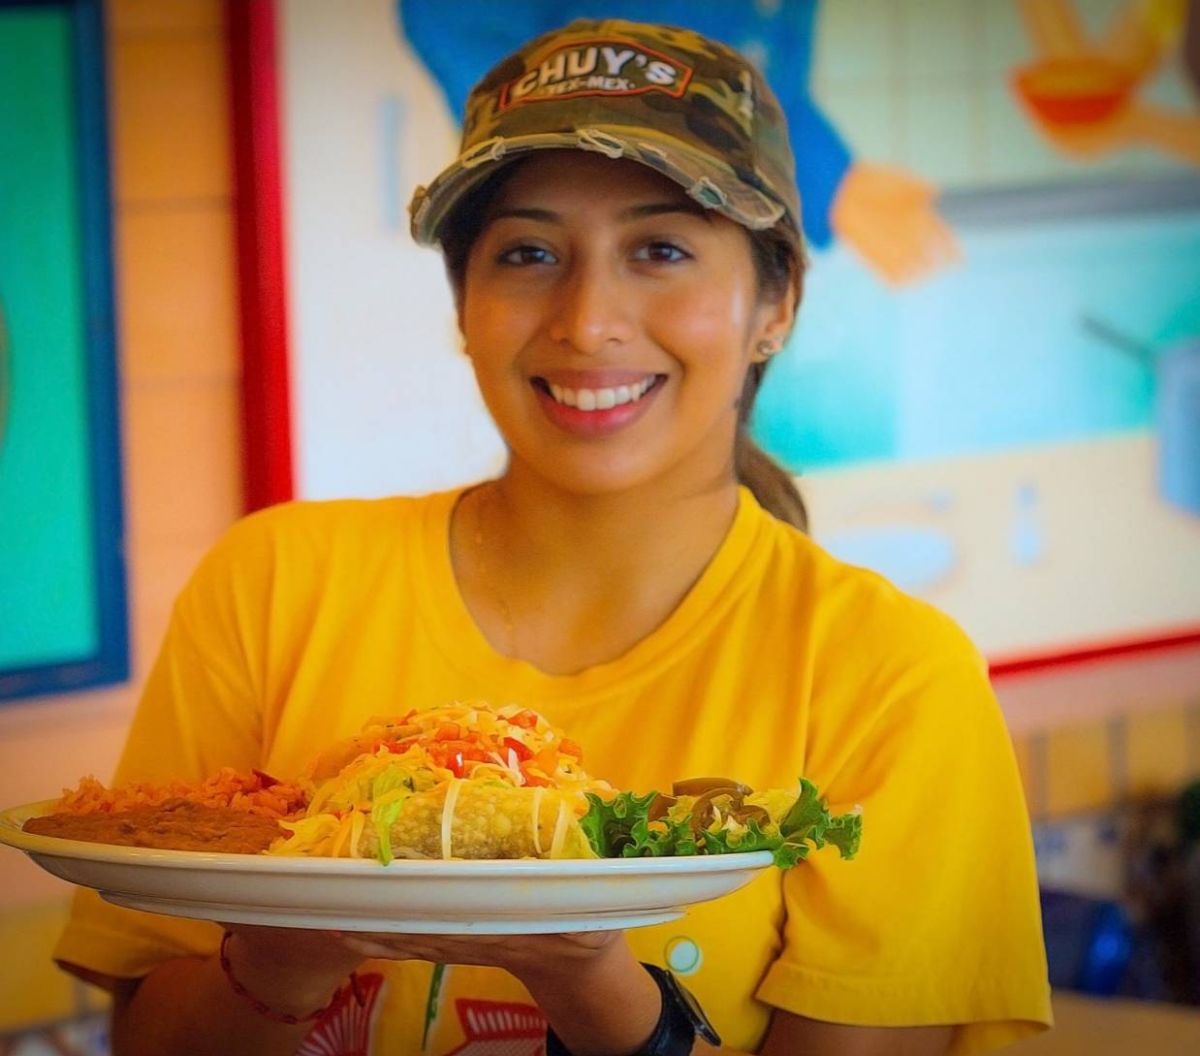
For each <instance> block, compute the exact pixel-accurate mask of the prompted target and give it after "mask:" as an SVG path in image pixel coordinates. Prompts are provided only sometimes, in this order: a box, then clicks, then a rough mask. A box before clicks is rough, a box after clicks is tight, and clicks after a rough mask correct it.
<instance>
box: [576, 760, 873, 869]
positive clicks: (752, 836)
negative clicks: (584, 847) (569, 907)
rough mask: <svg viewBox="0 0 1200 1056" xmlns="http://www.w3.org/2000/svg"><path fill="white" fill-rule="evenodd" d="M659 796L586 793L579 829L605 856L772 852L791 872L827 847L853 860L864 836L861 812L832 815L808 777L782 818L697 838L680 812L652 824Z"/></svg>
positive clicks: (753, 821)
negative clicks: (651, 813)
mask: <svg viewBox="0 0 1200 1056" xmlns="http://www.w3.org/2000/svg"><path fill="white" fill-rule="evenodd" d="M657 796H658V793H657V792H648V793H646V794H645V795H641V796H639V795H637V794H636V793H634V792H621V793H618V794H617V795H616V796H615V797H613V798H612V799H610V800H607V801H606V800H603V799H601V798H600V797H599V796H597V795H595V794H593V793H588V797H587V798H588V811H587V813H586V814H585V815H584V816H583V817H582V818H581V819H580V826H581V827H582V829H583V831H584V834H585V835H586V836H587V838H588V842H589V843H590V844H591V845H592V849H593V850H594V851H595V852H596V854H597V855H599V856H600V857H601V858H649V857H661V856H666V855H690V854H734V853H740V852H746V851H770V852H771V853H772V855H773V856H774V859H775V864H776V865H777V866H779V867H780V868H781V869H790V868H791V867H792V866H794V865H796V864H797V863H798V862H801V861H803V860H804V859H805V858H806V857H807V856H808V853H809V851H810V850H814V849H815V850H820V849H821V848H822V847H824V846H825V845H826V844H827V843H828V844H832V845H833V846H834V847H836V848H837V849H838V852H839V854H840V855H841V857H843V858H847V859H849V858H853V857H854V855H855V854H856V853H857V851H858V845H859V841H860V839H861V838H862V816H861V815H860V814H859V813H858V812H857V811H854V812H851V813H849V814H841V815H836V816H835V815H832V814H830V813H829V809H828V808H827V807H826V805H825V801H824V800H823V799H822V798H821V796H820V794H819V793H818V791H817V788H816V786H815V785H814V784H813V783H812V782H811V781H808V780H805V779H804V778H801V779H800V784H799V789H798V793H797V796H796V799H795V800H794V802H792V803H791V804H790V806H787V809H786V811H784V812H783V816H782V817H778V818H777V817H772V820H771V821H769V822H766V823H761V822H760V821H758V820H757V819H754V818H751V819H750V820H749V821H747V822H746V823H745V824H739V823H734V824H732V825H725V826H722V827H721V828H719V829H716V830H713V829H707V830H705V831H703V832H701V833H700V835H699V839H697V837H696V836H695V835H694V834H693V833H692V831H691V828H690V826H689V824H688V819H687V818H686V817H679V816H678V812H677V811H672V812H671V813H670V814H668V815H667V816H665V817H662V818H660V819H658V820H657V821H656V822H654V823H653V824H652V823H651V822H650V820H649V811H650V807H651V804H653V802H654V800H655V798H656V797H657ZM779 809H780V810H782V809H783V808H782V806H781V807H780V808H779Z"/></svg>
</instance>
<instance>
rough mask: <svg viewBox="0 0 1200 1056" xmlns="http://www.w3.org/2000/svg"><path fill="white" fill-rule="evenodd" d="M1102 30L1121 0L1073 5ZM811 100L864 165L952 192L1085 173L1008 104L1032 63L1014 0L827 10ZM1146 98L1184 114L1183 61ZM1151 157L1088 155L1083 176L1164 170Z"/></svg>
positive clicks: (849, 2) (935, 0) (881, 1)
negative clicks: (1014, 81)
mask: <svg viewBox="0 0 1200 1056" xmlns="http://www.w3.org/2000/svg"><path fill="white" fill-rule="evenodd" d="M1073 6H1074V9H1075V10H1076V11H1077V12H1078V14H1079V17H1080V20H1081V22H1082V23H1083V24H1084V26H1085V28H1086V29H1087V30H1088V31H1089V32H1090V33H1091V34H1093V35H1097V36H1098V35H1100V34H1102V33H1103V32H1104V30H1105V29H1106V28H1107V27H1108V26H1109V24H1110V22H1111V20H1112V18H1113V17H1114V15H1116V14H1118V13H1119V12H1120V11H1121V10H1123V9H1124V8H1126V7H1128V4H1127V3H1125V0H1075V3H1074V5H1073ZM814 55H815V63H814V68H813V86H814V94H815V96H816V98H817V99H818V100H820V102H821V105H822V107H823V108H824V109H825V111H826V113H827V114H828V116H829V118H830V119H831V120H832V122H833V124H834V126H835V127H836V128H837V129H838V131H839V133H840V134H841V135H842V136H843V137H844V138H845V139H846V141H847V142H848V143H849V144H850V147H851V149H852V150H853V151H854V152H855V153H856V154H858V153H862V154H863V155H864V156H865V157H866V158H867V159H868V160H871V161H876V162H889V163H892V164H896V165H902V166H904V167H906V168H908V169H911V170H912V171H913V172H915V173H918V174H919V175H921V176H923V177H924V178H925V179H927V180H929V181H930V182H931V183H933V184H935V185H937V186H940V187H943V188H947V189H958V188H963V187H981V186H986V185H988V184H990V183H995V182H1000V181H1007V182H1015V183H1036V182H1041V181H1044V180H1046V179H1052V178H1054V177H1056V176H1062V175H1066V174H1075V175H1078V170H1079V163H1078V162H1077V161H1075V160H1073V159H1071V158H1068V157H1065V156H1063V155H1061V154H1058V153H1056V152H1054V151H1050V150H1047V149H1046V147H1045V145H1044V143H1043V142H1042V141H1041V140H1040V138H1039V136H1038V133H1037V131H1036V130H1035V129H1034V127H1033V126H1032V125H1031V124H1030V122H1029V121H1027V120H1026V119H1025V118H1024V117H1023V116H1022V114H1021V112H1020V111H1019V109H1018V108H1017V107H1016V106H1014V105H1013V102H1014V97H1013V95H1012V90H1011V88H1010V86H1009V75H1010V73H1011V71H1012V70H1013V69H1014V68H1015V67H1018V66H1021V65H1023V64H1025V63H1028V62H1030V61H1031V59H1032V55H1033V53H1032V48H1031V46H1030V44H1029V40H1028V37H1027V35H1026V33H1025V30H1024V28H1023V25H1022V22H1021V19H1020V15H1019V13H1018V9H1017V0H846V2H844V3H829V4H822V5H821V8H820V18H819V20H818V26H817V41H816V49H815V53H814ZM1140 94H1141V97H1142V98H1144V99H1145V100H1146V101H1148V102H1155V103H1159V104H1162V105H1165V106H1169V107H1179V108H1184V109H1186V108H1188V107H1190V106H1191V105H1192V104H1191V96H1190V93H1189V91H1188V88H1187V86H1186V84H1185V83H1184V81H1183V78H1182V77H1181V76H1180V71H1179V64H1178V63H1171V64H1169V65H1168V66H1165V67H1164V68H1163V69H1162V71H1161V72H1159V73H1158V74H1156V75H1152V76H1151V79H1150V83H1149V84H1147V85H1146V87H1145V89H1144V90H1143V92H1142V93H1140ZM1165 164H1166V163H1165V162H1164V161H1163V160H1162V159H1161V157H1158V156H1156V155H1155V154H1153V153H1152V152H1150V151H1142V150H1132V151H1119V152H1116V153H1114V154H1111V155H1108V156H1106V157H1096V158H1089V159H1088V161H1087V168H1088V172H1089V174H1091V175H1094V176H1096V177H1102V176H1104V175H1106V174H1112V173H1133V172H1145V171H1153V170H1156V169H1160V168H1162V167H1164V166H1165Z"/></svg>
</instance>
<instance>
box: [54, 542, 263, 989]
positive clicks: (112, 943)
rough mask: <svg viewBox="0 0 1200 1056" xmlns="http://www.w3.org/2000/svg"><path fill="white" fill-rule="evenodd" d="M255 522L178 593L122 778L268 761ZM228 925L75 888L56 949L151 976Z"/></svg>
mask: <svg viewBox="0 0 1200 1056" xmlns="http://www.w3.org/2000/svg"><path fill="white" fill-rule="evenodd" d="M256 534H257V533H256V529H255V528H254V527H253V526H251V527H250V529H249V530H247V529H246V528H244V527H243V526H242V525H239V526H237V527H235V528H234V529H233V530H232V531H231V532H230V533H229V535H227V536H226V538H225V539H223V540H222V541H221V542H220V543H218V544H217V546H216V547H215V548H214V549H213V550H212V551H211V552H210V553H209V554H208V555H207V556H206V557H205V559H204V560H203V561H202V562H201V564H200V566H199V568H198V569H197V570H196V572H195V573H194V574H193V576H192V577H191V579H190V580H189V582H188V584H187V586H186V587H185V588H184V590H183V591H182V592H181V594H180V596H179V597H178V599H177V600H176V603H175V606H174V609H173V611H172V616H171V620H170V623H169V625H168V629H167V632H166V635H165V636H164V639H163V642H162V645H161V647H160V650H159V653H158V656H157V659H156V661H155V663H154V666H153V668H152V670H151V672H150V675H149V677H148V679H147V681H146V685H145V688H144V690H143V692H142V696H141V699H140V701H139V704H138V708H137V711H136V714H135V716H134V720H133V723H132V726H131V729H130V733H129V736H128V739H127V741H126V744H125V748H124V751H123V753H122V756H121V759H120V762H119V765H118V767H117V773H116V778H115V781H116V783H124V782H131V781H164V780H167V779H171V778H181V779H184V780H196V781H199V780H203V779H204V778H206V777H208V776H209V775H210V774H212V773H214V772H216V771H217V770H219V769H220V768H221V767H224V766H231V767H234V768H235V769H240V770H247V769H249V768H250V767H253V766H257V765H261V763H260V759H261V755H262V750H263V749H262V733H261V730H262V723H261V713H262V709H261V701H260V695H259V691H258V689H257V687H256V684H255V683H256V677H255V672H254V656H253V651H252V650H251V649H248V645H247V641H246V635H245V624H246V620H247V618H248V617H249V616H250V611H249V609H250V608H251V607H252V606H249V604H248V603H249V596H250V594H251V593H253V592H254V591H256V590H257V589H259V585H260V583H256V580H261V571H258V572H253V573H252V574H249V575H248V576H241V575H240V574H239V570H240V569H241V568H242V566H247V565H248V566H250V567H251V568H254V567H260V566H258V563H257V562H256V561H255V560H250V561H247V551H248V550H249V551H250V552H251V556H253V550H254V545H253V543H252V537H253V536H254V535H256ZM219 938H220V929H219V928H218V927H217V926H216V925H214V924H211V923H208V922H205V921H191V920H184V919H179V918H175V917H166V916H161V915H158V914H150V913H142V912H137V911H132V910H128V909H122V908H119V907H117V906H114V905H111V904H109V903H108V902H105V901H103V900H102V899H100V897H99V896H98V895H97V894H96V893H95V892H94V891H89V890H81V891H79V892H77V893H76V895H75V899H74V902H73V904H72V910H71V916H70V920H69V922H68V924H67V927H66V929H65V931H64V932H63V934H62V936H61V937H60V939H59V943H58V945H57V947H56V948H55V951H54V957H55V960H56V961H58V962H59V964H60V965H62V966H63V967H64V968H66V969H67V970H71V969H72V968H73V967H78V968H83V969H86V970H87V972H88V973H92V974H99V975H101V976H109V977H115V978H132V977H137V976H141V975H145V974H146V973H147V972H149V971H150V970H151V969H152V968H153V967H154V965H155V964H157V963H159V962H160V961H163V960H167V959H170V958H173V957H181V956H195V955H204V954H207V953H210V952H212V951H213V950H214V949H215V948H216V945H217V942H218V941H219Z"/></svg>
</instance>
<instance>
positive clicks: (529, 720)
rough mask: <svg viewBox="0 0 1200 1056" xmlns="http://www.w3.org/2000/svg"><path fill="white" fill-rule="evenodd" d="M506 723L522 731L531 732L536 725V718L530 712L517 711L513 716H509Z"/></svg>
mask: <svg viewBox="0 0 1200 1056" xmlns="http://www.w3.org/2000/svg"><path fill="white" fill-rule="evenodd" d="M508 721H509V722H511V723H512V724H513V725H514V726H520V727H521V729H523V730H532V729H533V728H534V727H535V726H536V725H537V716H536V715H535V714H534V713H533V712H532V711H518V712H517V713H516V714H515V715H510V716H509V717H508Z"/></svg>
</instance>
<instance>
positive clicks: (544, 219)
mask: <svg viewBox="0 0 1200 1056" xmlns="http://www.w3.org/2000/svg"><path fill="white" fill-rule="evenodd" d="M669 213H684V214H686V215H688V216H698V217H700V218H701V219H702V220H705V221H708V222H710V223H711V221H712V210H711V209H706V208H705V207H704V206H702V205H701V204H700V203H699V202H693V201H691V200H685V201H681V202H646V203H645V204H643V205H632V206H630V207H629V208H628V209H623V210H621V213H620V215H619V216H618V217H617V219H618V220H623V221H629V220H644V219H646V218H647V217H651V216H664V215H667V214H669ZM510 218H511V219H517V220H536V221H539V222H540V223H545V224H555V223H562V215H561V214H560V213H556V212H554V211H553V210H552V209H538V208H534V207H521V206H502V207H501V208H499V209H497V210H496V211H495V212H493V213H492V214H491V215H490V216H489V217H488V218H487V223H489V224H491V223H495V222H496V221H497V220H504V219H510Z"/></svg>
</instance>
